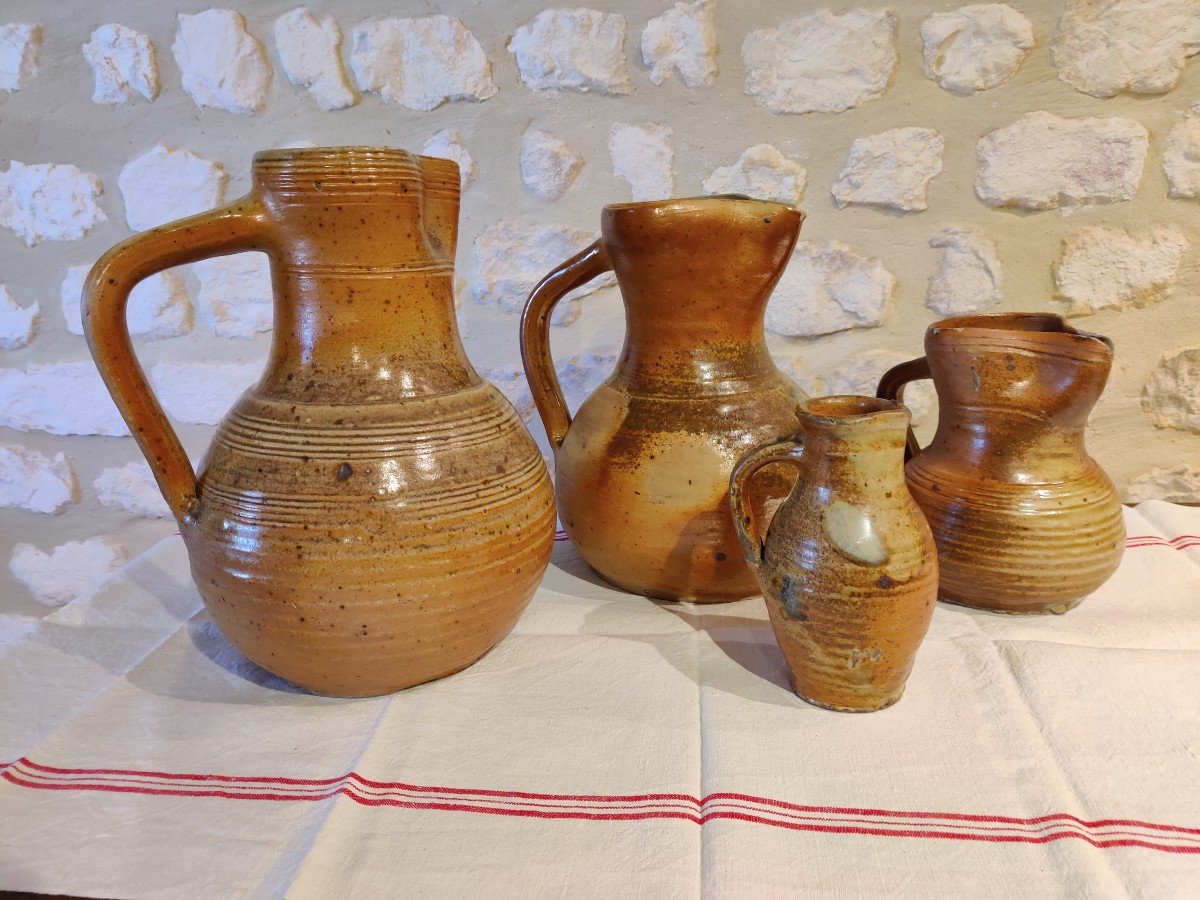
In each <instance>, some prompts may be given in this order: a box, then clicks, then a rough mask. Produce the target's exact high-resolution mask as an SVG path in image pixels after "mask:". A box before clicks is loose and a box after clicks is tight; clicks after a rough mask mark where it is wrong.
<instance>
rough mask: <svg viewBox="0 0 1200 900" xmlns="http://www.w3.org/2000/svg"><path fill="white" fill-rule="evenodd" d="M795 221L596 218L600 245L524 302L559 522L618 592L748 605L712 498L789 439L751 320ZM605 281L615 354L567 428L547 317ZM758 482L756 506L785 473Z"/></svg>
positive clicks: (782, 486)
mask: <svg viewBox="0 0 1200 900" xmlns="http://www.w3.org/2000/svg"><path fill="white" fill-rule="evenodd" d="M803 219H804V216H803V214H802V213H801V212H800V211H799V210H797V209H795V208H794V207H791V206H785V205H783V204H781V203H769V202H765V201H760V200H750V199H747V198H741V197H706V198H698V199H686V200H666V201H662V202H652V203H624V204H619V205H615V206H607V207H605V208H604V213H603V216H602V232H601V233H602V237H601V239H600V240H598V241H597V242H596V243H594V244H593V245H592V246H591V247H589V248H588V249H586V250H584V251H583V252H582V253H580V254H579V255H577V256H575V257H573V258H572V259H569V260H567V261H566V262H565V263H563V264H562V265H561V266H559V267H558V268H557V269H556V270H555V271H554V272H552V273H551V274H549V275H548V276H546V278H545V279H543V280H542V282H541V283H540V284H539V285H538V286H537V287H536V288H534V290H533V293H532V294H530V296H529V302H528V304H527V305H526V307H525V317H524V321H523V330H522V342H521V352H522V355H523V356H524V361H525V371H526V374H527V375H528V377H529V387H530V389H531V391H532V393H533V398H534V400H535V402H536V403H537V408H538V412H539V413H540V414H541V417H542V422H543V423H544V424H545V426H546V434H547V435H548V437H549V439H550V443H551V445H552V447H553V448H554V458H555V464H556V469H555V491H556V495H557V497H558V508H559V515H560V518H561V520H562V524H563V528H564V529H565V530H566V532H567V534H568V535H569V536H570V538H571V540H572V541H573V542H574V543H575V546H576V547H578V548H579V552H580V553H581V554H582V555H583V557H584V559H586V560H587V561H588V563H590V564H591V566H592V567H593V568H594V569H595V570H596V571H597V572H598V573H599V574H600V575H601V576H602V577H604V578H605V579H606V580H608V581H610V582H612V583H613V584H615V585H617V586H618V587H621V588H623V589H625V590H628V591H632V592H634V593H640V594H645V595H647V596H650V597H658V598H663V599H667V600H693V601H720V600H736V599H740V598H742V597H747V596H751V595H753V594H757V593H758V587H757V585H756V583H755V580H754V573H753V572H751V571H750V569H749V567H747V566H746V564H745V562H743V560H742V558H741V554H740V553H739V551H738V543H737V536H736V535H735V534H734V530H733V523H732V522H731V521H730V518H729V507H728V503H727V502H726V499H725V498H726V492H727V490H728V483H729V473H730V472H731V471H732V470H733V465H734V463H735V462H736V461H737V459H738V458H739V457H740V456H741V455H742V454H744V453H745V452H746V451H747V450H749V449H750V448H752V447H755V446H757V445H758V444H761V443H763V442H764V441H766V440H773V439H775V438H778V437H780V436H781V435H784V434H788V433H790V432H791V431H792V430H793V428H794V425H795V417H794V415H793V410H794V409H795V405H796V402H797V399H798V398H799V397H800V395H799V392H798V390H797V389H796V387H795V385H793V384H792V383H791V382H790V381H789V380H788V379H787V378H785V377H784V376H783V375H782V374H781V373H780V372H779V370H778V369H777V368H776V367H775V364H774V363H773V362H772V361H771V356H770V354H769V353H768V352H767V346H766V341H765V336H764V333H763V315H764V313H765V311H766V305H767V299H768V297H769V296H770V294H771V290H772V289H773V288H774V287H775V284H776V282H777V281H778V280H779V277H780V275H781V274H782V272H783V268H784V266H785V265H786V264H787V260H788V257H789V256H790V255H791V252H792V248H793V247H794V246H795V243H796V239H797V237H798V235H799V232H800V224H801V222H802V221H803ZM610 269H611V270H613V271H614V272H615V273H616V276H617V283H618V284H619V285H620V289H621V295H622V297H623V298H624V301H625V315H626V325H625V346H624V349H623V350H622V353H621V355H620V358H619V359H618V361H617V366H616V371H614V372H613V374H612V376H611V377H610V378H609V379H608V380H607V381H606V382H605V383H604V384H603V385H602V386H601V387H600V388H598V389H597V390H596V391H595V393H593V394H592V395H591V396H590V397H589V398H587V400H586V401H584V403H583V405H582V406H581V407H580V408H579V412H578V413H577V414H576V416H575V418H574V420H572V418H571V415H570V413H569V412H568V410H567V405H566V403H565V401H564V400H563V395H562V391H561V390H560V388H559V384H558V379H557V378H556V377H555V373H554V364H553V362H552V360H551V359H550V341H549V325H550V315H551V312H552V311H553V308H554V305H555V304H556V303H557V302H558V301H559V300H561V299H562V297H563V296H564V295H565V294H567V293H568V292H569V291H571V290H574V289H575V288H577V287H579V286H580V285H582V284H585V283H586V282H588V281H590V280H592V279H593V278H595V277H596V276H597V275H599V274H601V273H602V272H606V271H608V270H610ZM764 476H765V477H764V478H762V479H760V481H759V483H758V484H756V486H755V491H754V498H753V502H754V503H755V504H757V505H759V506H762V505H763V504H765V503H767V502H768V501H769V500H770V499H771V498H774V500H775V501H778V500H780V499H782V498H783V496H785V495H786V493H787V491H788V489H789V488H790V487H791V482H790V480H789V477H790V473H787V472H786V471H785V472H784V473H783V474H781V473H779V472H778V471H775V472H772V473H764Z"/></svg>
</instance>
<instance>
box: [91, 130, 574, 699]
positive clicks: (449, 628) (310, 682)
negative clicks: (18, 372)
mask: <svg viewBox="0 0 1200 900" xmlns="http://www.w3.org/2000/svg"><path fill="white" fill-rule="evenodd" d="M253 176H254V179H253V189H252V191H251V193H250V194H249V195H248V196H247V197H245V198H243V199H242V200H239V201H237V202H235V203H233V204H231V205H229V206H227V207H224V208H222V209H218V210H214V211H213V212H210V213H206V214H203V215H200V216H195V217H193V218H190V219H184V220H182V221H180V222H177V223H174V224H171V225H166V226H164V227H162V228H156V229H154V230H151V231H147V232H145V233H143V234H140V235H138V236H137V237H135V238H132V239H130V240H129V241H126V242H125V243H123V244H121V245H119V246H117V247H115V248H114V249H113V250H111V251H109V252H108V253H107V254H106V255H105V256H104V257H102V258H101V259H100V261H99V262H98V263H97V264H96V266H95V268H94V269H93V270H92V273H91V275H90V276H89V279H88V283H87V287H86V288H85V291H84V330H85V333H86V335H87V338H88V343H89V345H90V347H91V349H92V355H93V356H94V357H95V359H96V364H97V366H98V367H99V369H100V373H101V375H102V376H103V377H104V380H105V382H106V383H107V384H108V387H109V390H110V391H111V392H112V394H113V398H114V399H115V401H116V403H117V406H118V408H119V409H120V410H121V413H122V415H124V417H125V420H126V421H127V422H128V423H129V425H130V428H131V430H132V431H133V434H134V436H135V437H136V438H137V440H138V442H139V444H140V446H141V448H142V450H143V452H144V453H145V454H146V457H147V459H148V460H149V462H150V465H151V467H152V468H153V469H154V472H155V475H156V477H157V479H158V483H159V486H160V487H161V489H162V491H163V494H164V496H165V497H166V498H167V501H168V503H169V504H170V506H171V510H172V511H173V512H174V514H175V516H176V518H177V519H178V521H179V526H180V532H181V534H182V535H183V539H184V541H185V542H186V544H187V548H188V553H189V556H190V558H191V563H192V574H193V577H194V578H195V581H196V585H197V587H198V588H199V589H200V593H201V595H202V596H203V598H204V603H205V606H206V607H207V608H208V611H209V612H210V613H211V615H212V617H213V620H214V621H215V622H216V624H217V626H218V627H219V628H220V629H221V631H222V632H223V633H224V634H225V636H226V637H228V638H229V640H230V641H231V642H232V643H233V644H234V645H235V646H236V647H237V648H238V649H239V650H241V651H242V652H243V653H244V654H246V656H248V657H249V658H250V659H252V660H253V661H254V662H256V663H258V664H259V665H261V666H262V667H263V668H265V669H268V670H269V671H271V672H274V673H275V674H277V675H279V676H281V677H283V678H285V679H287V680H288V681H291V682H293V683H294V684H297V685H299V686H301V687H304V688H307V689H309V690H313V691H316V692H319V693H323V694H331V695H337V696H368V695H374V694H382V693H388V692H391V691H395V690H399V689H401V688H405V687H408V686H410V685H414V684H418V683H420V682H424V681H429V680H431V679H434V678H440V677H442V676H444V675H449V674H450V673H452V672H455V671H458V670H459V669H462V668H464V667H466V666H468V665H470V664H471V663H473V662H474V661H475V660H477V659H478V658H479V657H480V656H482V655H483V654H484V653H486V652H487V650H488V649H490V648H491V647H492V646H493V645H494V644H496V643H497V642H498V641H499V640H500V639H501V638H503V637H504V635H505V634H507V633H508V631H509V630H510V629H511V628H512V626H513V625H514V624H515V623H516V620H517V618H518V617H519V616H520V614H521V611H522V610H523V609H524V608H525V605H526V604H527V603H528V602H529V600H530V598H531V597H532V595H533V592H534V590H535V588H536V587H537V584H538V582H539V580H540V579H541V575H542V572H543V570H544V569H545V567H546V564H547V562H548V561H549V555H550V548H551V545H552V541H553V532H554V501H553V496H552V488H551V485H550V480H549V475H548V473H547V471H546V466H545V463H544V462H543V460H542V458H541V455H540V454H539V453H538V451H537V448H536V446H535V445H534V443H533V441H532V439H531V438H530V436H529V434H528V432H527V431H526V430H525V428H524V426H523V425H522V424H521V422H520V420H519V419H518V418H517V416H516V414H515V412H514V411H513V409H512V407H511V406H510V405H509V404H508V402H507V401H506V400H505V399H504V398H503V397H502V396H501V395H500V394H499V392H497V391H496V389H495V388H493V387H492V386H491V385H490V384H488V383H487V382H486V381H483V380H481V379H480V378H479V376H478V375H477V374H476V373H475V370H474V369H473V368H472V367H471V364H470V363H469V362H468V360H467V358H466V356H465V354H464V352H463V349H462V345H461V343H460V341H459V337H458V331H457V328H456V324H455V319H454V301H453V284H452V279H453V261H454V250H455V244H456V232H457V219H458V201H459V176H458V167H457V166H456V165H455V164H454V163H452V162H449V161H447V160H436V159H429V158H425V157H417V156H413V155H411V154H409V153H406V152H404V151H402V150H396V149H389V148H370V147H341V148H318V149H303V150H276V151H269V152H266V153H260V154H258V155H257V156H256V157H255V160H254V170H253ZM242 250H263V251H265V252H266V253H267V254H268V255H269V257H270V259H271V278H272V283H273V286H274V290H275V329H274V337H273V342H272V346H271V353H270V358H269V361H268V364H267V367H266V371H265V372H264V373H263V375H262V378H261V379H260V380H259V382H258V383H257V384H256V385H254V386H253V387H251V388H250V389H249V390H248V391H247V392H246V393H245V394H244V395H243V396H242V397H241V399H239V400H238V402H237V403H236V404H235V405H234V407H233V409H232V410H230V412H229V414H228V415H227V416H226V418H225V420H224V421H223V422H222V423H221V425H220V427H219V428H218V430H217V434H216V437H215V438H214V440H213V443H212V446H211V447H210V449H209V451H208V454H207V456H206V458H205V460H204V463H203V464H202V466H201V469H200V474H199V477H198V478H197V477H196V476H195V475H194V474H193V472H192V469H191V465H190V463H189V462H188V459H187V456H186V455H185V454H184V452H183V450H182V448H181V446H180V444H179V441H178V439H177V437H176V436H175V433H174V432H173V431H172V430H171V427H170V425H169V424H168V423H167V421H166V419H165V418H164V416H163V414H162V410H161V409H160V407H159V405H158V403H157V402H156V401H155V399H154V397H153V395H152V394H151V392H150V390H149V387H148V385H147V383H146V379H145V376H144V375H143V374H142V371H141V369H140V367H139V366H138V364H137V361H136V359H135V358H134V356H133V352H132V348H131V346H130V341H129V334H128V331H127V329H126V325H125V306H126V302H127V300H128V295H129V291H130V289H131V288H133V286H134V285H135V284H137V282H138V281H140V280H141V279H143V278H145V277H146V276H147V275H149V274H151V273H153V272H156V271H159V270H161V269H165V268H168V267H170V266H175V265H179V264H181V263H187V262H193V261H195V260H197V259H202V258H204V257H207V256H214V255H220V254H225V253H233V252H238V251H242Z"/></svg>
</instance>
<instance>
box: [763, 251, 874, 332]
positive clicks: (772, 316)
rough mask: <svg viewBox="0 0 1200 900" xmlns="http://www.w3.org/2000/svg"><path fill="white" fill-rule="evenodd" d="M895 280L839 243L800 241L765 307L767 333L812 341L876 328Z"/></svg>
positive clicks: (871, 259)
mask: <svg viewBox="0 0 1200 900" xmlns="http://www.w3.org/2000/svg"><path fill="white" fill-rule="evenodd" d="M895 286H896V279H895V278H894V277H893V276H892V274H891V273H890V272H889V271H888V270H887V269H885V268H884V267H883V263H882V262H880V261H879V260H878V259H874V258H865V257H862V256H859V255H858V254H857V253H855V252H854V251H853V250H852V249H851V248H850V247H848V246H847V245H846V244H843V243H841V242H840V241H829V242H828V243H824V244H818V243H814V242H812V241H800V242H799V243H798V244H796V249H795V250H794V251H793V252H792V259H791V262H790V263H788V267H787V269H785V270H784V273H783V277H782V278H781V279H780V280H779V284H778V285H777V286H776V288H775V292H774V294H772V295H771V300H770V302H769V303H768V304H767V315H766V327H767V330H768V331H772V332H774V333H775V334H782V335H786V336H787V337H813V336H815V335H819V334H832V333H833V332H835V331H845V330H846V329H849V328H865V327H870V326H874V325H878V324H879V323H880V322H882V321H883V316H884V313H885V312H886V311H887V306H888V300H889V299H890V298H891V296H892V291H893V289H894V288H895Z"/></svg>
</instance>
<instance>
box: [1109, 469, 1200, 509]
mask: <svg viewBox="0 0 1200 900" xmlns="http://www.w3.org/2000/svg"><path fill="white" fill-rule="evenodd" d="M1124 500H1125V502H1126V503H1142V502H1143V501H1145V500H1165V501H1167V502H1168V503H1196V502H1197V501H1200V468H1196V467H1195V466H1190V465H1187V464H1186V463H1185V464H1183V465H1180V466H1175V467H1173V468H1170V469H1150V470H1149V471H1146V472H1143V473H1142V474H1141V475H1136V476H1134V477H1133V478H1131V479H1129V483H1128V484H1127V485H1126V486H1125V497H1124Z"/></svg>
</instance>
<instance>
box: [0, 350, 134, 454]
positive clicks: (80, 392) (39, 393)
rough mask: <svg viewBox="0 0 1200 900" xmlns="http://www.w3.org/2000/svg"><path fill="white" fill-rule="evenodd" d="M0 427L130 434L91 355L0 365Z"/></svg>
mask: <svg viewBox="0 0 1200 900" xmlns="http://www.w3.org/2000/svg"><path fill="white" fill-rule="evenodd" d="M0 426H4V427H6V428H15V429H17V430H18V431H48V432H50V433H51V434H102V435H116V436H123V435H127V434H129V429H128V428H127V427H126V426H125V420H124V419H122V418H121V414H120V413H118V412H117V408H116V406H114V405H113V402H112V398H111V397H110V396H109V393H108V389H107V388H105V386H104V382H103V381H101V380H100V373H99V372H97V371H96V366H95V364H94V363H93V362H92V361H91V360H87V361H86V362H57V363H39V364H37V365H32V366H28V367H26V368H24V369H3V368H0Z"/></svg>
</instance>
